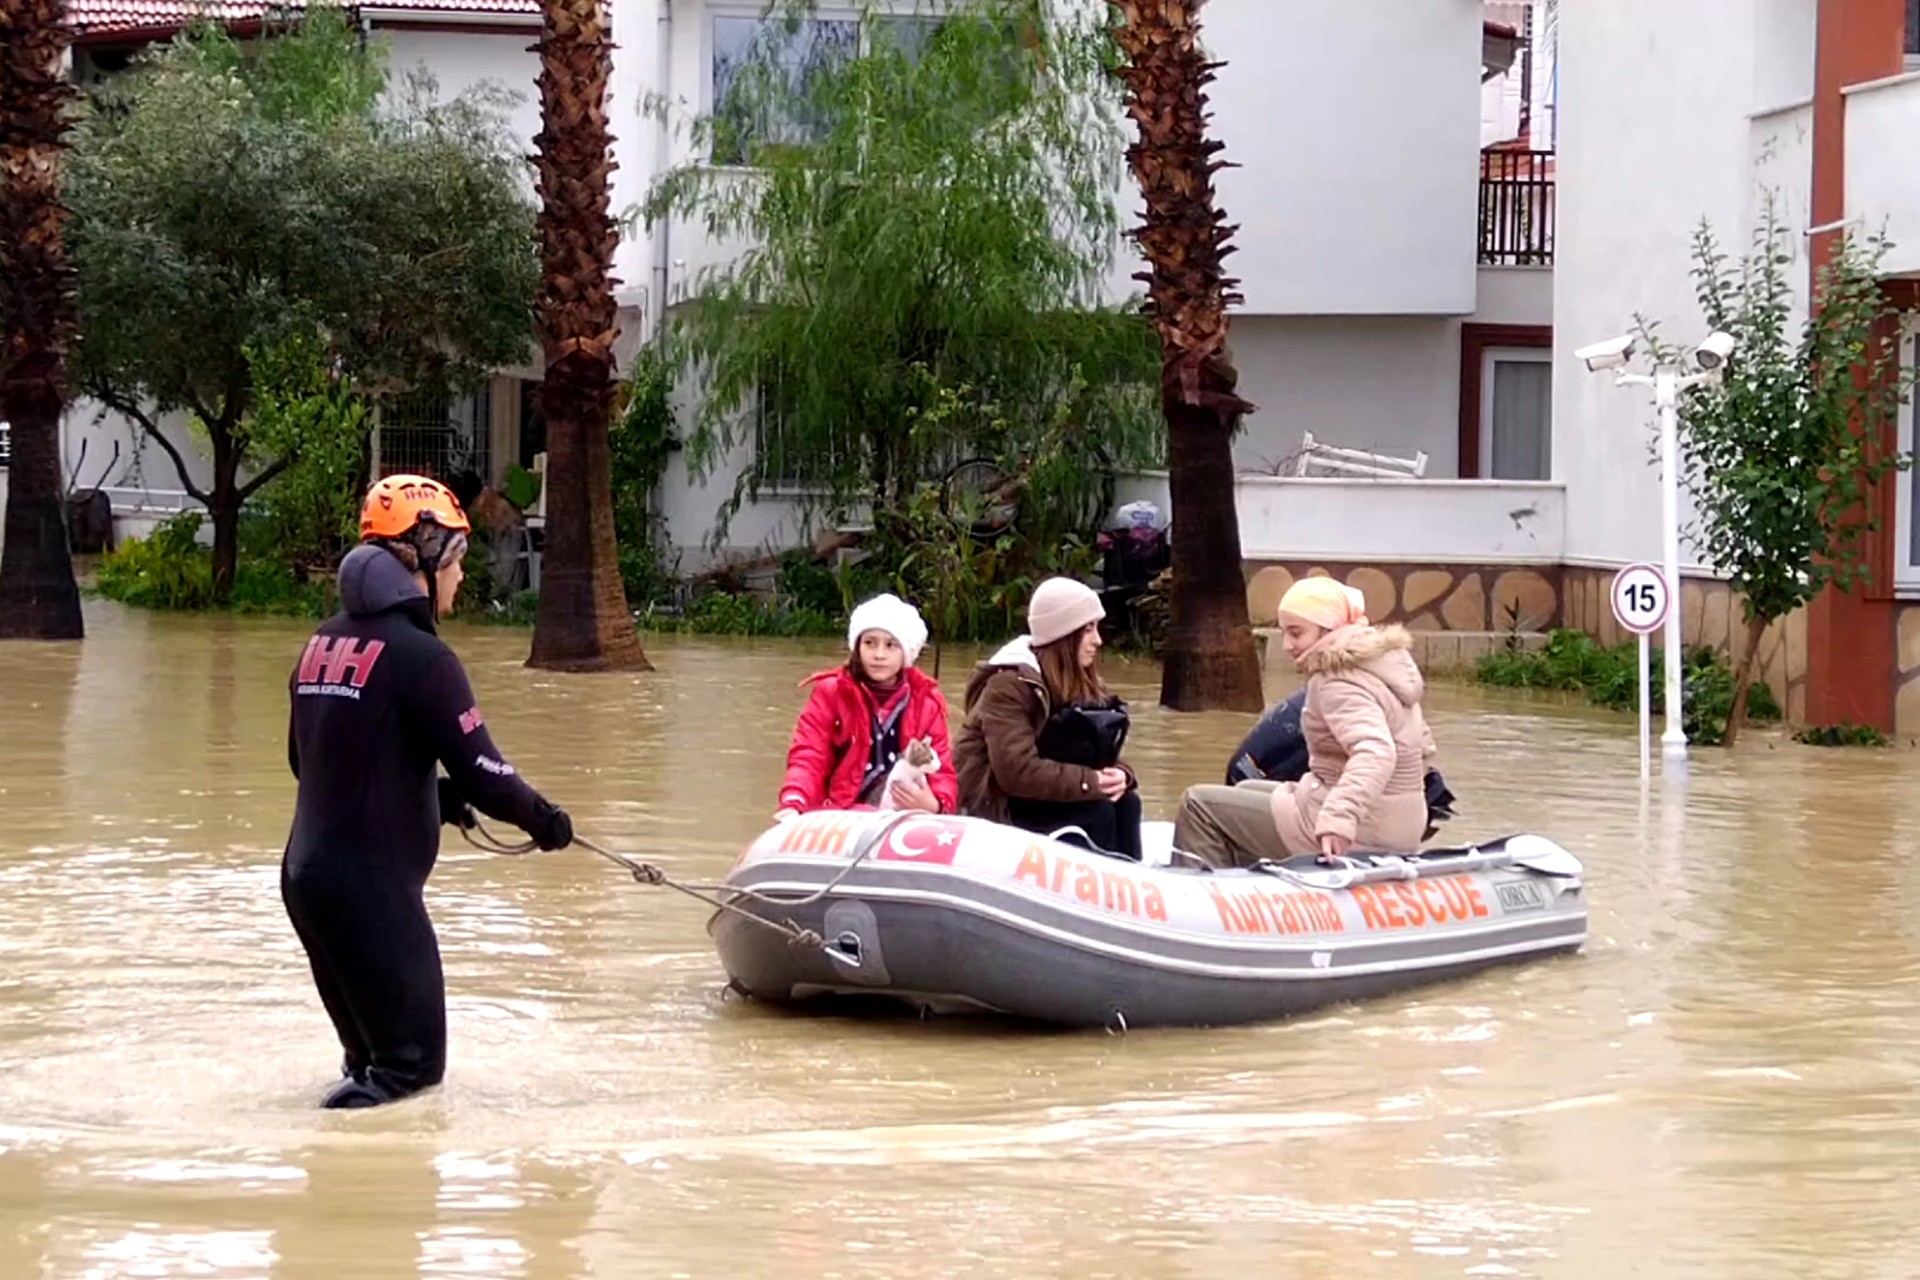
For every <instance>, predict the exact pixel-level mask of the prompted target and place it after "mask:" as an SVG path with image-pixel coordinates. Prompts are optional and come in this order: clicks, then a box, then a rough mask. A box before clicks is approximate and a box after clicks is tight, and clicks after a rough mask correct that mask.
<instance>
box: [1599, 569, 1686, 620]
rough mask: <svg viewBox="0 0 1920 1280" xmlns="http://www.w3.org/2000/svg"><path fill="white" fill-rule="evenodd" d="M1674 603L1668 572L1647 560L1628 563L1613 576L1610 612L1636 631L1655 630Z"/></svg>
mask: <svg viewBox="0 0 1920 1280" xmlns="http://www.w3.org/2000/svg"><path fill="white" fill-rule="evenodd" d="M1672 607H1673V593H1672V592H1670V591H1668V590H1667V576H1666V575H1665V574H1664V573H1661V572H1660V570H1658V569H1656V568H1654V567H1653V566H1652V565H1650V564H1630V565H1628V566H1627V567H1626V568H1624V569H1622V570H1621V571H1620V572H1619V573H1618V574H1616V575H1615V576H1614V579H1613V616H1614V617H1615V618H1617V619H1619V622H1620V625H1621V626H1623V627H1625V628H1626V629H1627V630H1628V631H1631V632H1633V633H1634V634H1635V635H1642V636H1644V635H1648V634H1650V633H1652V632H1655V631H1658V630H1659V629H1660V627H1661V625H1662V624H1663V623H1665V622H1666V620H1667V610H1669V609H1671V608H1672Z"/></svg>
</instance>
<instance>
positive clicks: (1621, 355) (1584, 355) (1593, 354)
mask: <svg viewBox="0 0 1920 1280" xmlns="http://www.w3.org/2000/svg"><path fill="white" fill-rule="evenodd" d="M1639 345H1640V340H1639V339H1638V338H1636V337H1635V336H1634V335H1633V334H1631V333H1623V334H1621V335H1620V336H1619V337H1617V338H1609V339H1607V340H1606V341H1605V342H1596V343H1594V344H1593V345H1592V346H1590V347H1581V348H1580V349H1579V350H1578V351H1576V352H1574V353H1573V354H1574V355H1576V356H1578V357H1579V358H1580V359H1581V360H1584V361H1585V362H1586V365H1587V372H1589V373H1599V372H1601V371H1602V370H1604V369H1617V368H1619V367H1620V366H1621V365H1623V364H1625V363H1626V362H1627V361H1629V360H1631V359H1633V353H1634V351H1635V350H1636V349H1637V348H1638V347H1639Z"/></svg>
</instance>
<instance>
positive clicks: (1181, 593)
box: [1108, 0, 1261, 711]
mask: <svg viewBox="0 0 1920 1280" xmlns="http://www.w3.org/2000/svg"><path fill="white" fill-rule="evenodd" d="M1108 3H1109V4H1110V5H1111V6H1112V7H1113V9H1114V10H1116V11H1117V13H1118V15H1119V17H1120V19H1121V24H1120V26H1119V28H1118V30H1117V31H1116V33H1115V34H1116V37H1117V38H1118V41H1119V44H1120V50H1121V53H1122V54H1123V55H1124V56H1125V65H1124V66H1122V67H1121V68H1120V71H1119V75H1120V78H1121V80H1122V81H1123V82H1124V83H1125V84H1126V87H1127V113H1128V114H1129V115H1130V116H1132V117H1133V121H1134V123H1135V125H1137V126H1138V128H1139V141H1137V142H1136V143H1134V145H1132V146H1131V147H1129V148H1127V161H1128V164H1129V165H1130V166H1131V167H1132V170H1133V176H1134V178H1135V180H1136V181H1138V182H1139V184H1140V190H1141V192H1142V194H1143V195H1144V196H1145V198H1146V222H1145V225H1143V226H1141V227H1140V228H1139V229H1138V230H1137V231H1136V232H1135V233H1134V234H1135V237H1136V238H1137V239H1138V241H1139V243H1140V248H1141V251H1142V252H1143V253H1144V254H1145V255H1146V259H1147V266H1148V270H1147V272H1146V273H1145V276H1144V278H1145V280H1146V283H1147V304H1146V311H1147V315H1148V317H1149V319H1151V320H1152V322H1153V326H1154V329H1155V331H1156V332H1157V333H1158V334H1159V335H1160V351H1161V360H1162V365H1161V386H1160V405H1161V411H1162V413H1163V414H1164V415H1165V417H1166V420H1167V467H1168V471H1169V472H1170V474H1171V477H1172V479H1171V487H1172V490H1173V590H1172V599H1171V604H1172V615H1173V616H1172V627H1171V630H1170V633H1169V637H1168V641H1167V646H1166V651H1165V655H1164V656H1165V666H1164V668H1163V670H1162V673H1161V679H1160V702H1161V705H1163V706H1166V707H1170V708H1172V709H1174V710H1176V711H1204V710H1210V709H1227V710H1238V711H1258V710H1259V709H1260V706H1261V694H1260V660H1259V656H1258V655H1257V654H1256V653H1255V651H1254V642H1253V628H1252V626H1251V625H1250V623H1249V622H1248V618H1247V589H1246V579H1245V577H1244V576H1243V575H1242V572H1241V567H1240V566H1241V562H1240V521H1239V516H1238V513H1237V512H1236V511H1235V509H1234V472H1233V436H1234V433H1235V432H1237V431H1238V430H1239V429H1240V419H1241V417H1242V416H1243V415H1245V414H1247V413H1249V412H1251V411H1252V409H1253V407H1254V406H1253V405H1252V404H1250V403H1248V402H1247V401H1246V400H1243V399H1242V398H1241V397H1240V396H1239V395H1238V394H1237V392H1236V387H1237V386H1238V384H1239V380H1240V375H1239V374H1238V372H1237V371H1236V370H1235V369H1234V367H1233V362H1232V360H1231V359H1230V358H1229V356H1228V353H1227V308H1228V307H1229V306H1230V305H1232V304H1233V303H1236V302H1239V301H1241V298H1240V295H1239V294H1237V293H1235V292H1234V286H1235V285H1236V284H1237V283H1238V282H1237V281H1235V280H1233V279H1231V278H1230V277H1228V276H1227V274H1226V272H1225V270H1224V269H1223V267H1222V265H1221V264H1222V260H1223V259H1224V258H1225V257H1226V255H1227V254H1228V253H1231V252H1232V250H1231V249H1230V248H1228V246H1227V241H1228V240H1229V239H1231V238H1232V236H1233V233H1234V231H1235V228H1234V227H1231V226H1228V225H1226V215H1225V214H1224V213H1222V212H1221V211H1220V209H1219V208H1218V207H1217V204H1216V202H1215V200H1214V194H1213V175H1214V172H1215V171H1216V170H1218V169H1220V168H1221V167H1222V165H1223V164H1224V163H1225V162H1224V161H1218V160H1215V159H1214V158H1213V157H1214V155H1215V154H1216V153H1218V152H1219V151H1220V150H1221V149H1222V148H1223V146H1224V145H1225V144H1224V143H1220V142H1214V141H1209V140H1208V138H1207V118H1208V112H1207V95H1206V92H1205V89H1206V86H1207V84H1209V83H1210V82H1211V81H1212V80H1213V73H1214V71H1215V70H1216V69H1217V68H1218V67H1219V65H1220V64H1219V63H1216V62H1210V61H1209V60H1208V59H1207V55H1206V53H1205V51H1204V50H1202V49H1201V47H1200V17H1199V11H1200V9H1201V7H1202V6H1203V5H1204V4H1205V3H1206V0H1108Z"/></svg>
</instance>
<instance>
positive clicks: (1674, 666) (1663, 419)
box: [1653, 369, 1687, 756]
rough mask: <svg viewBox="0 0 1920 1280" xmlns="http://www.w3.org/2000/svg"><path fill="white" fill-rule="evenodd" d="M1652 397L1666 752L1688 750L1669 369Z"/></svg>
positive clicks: (1674, 410)
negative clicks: (1662, 583) (1663, 599)
mask: <svg viewBox="0 0 1920 1280" xmlns="http://www.w3.org/2000/svg"><path fill="white" fill-rule="evenodd" d="M1653 394H1654V400H1655V401H1656V402H1657V403H1658V405H1659V406H1660V468H1661V472H1662V474H1661V477H1660V479H1661V487H1660V517H1661V524H1662V526H1663V528H1662V530H1661V532H1662V533H1663V534H1664V535H1665V539H1666V566H1665V568H1666V575H1667V602H1668V603H1667V626H1666V635H1665V637H1664V643H1665V646H1666V660H1667V663H1666V665H1667V672H1666V674H1667V697H1666V702H1667V727H1666V732H1664V733H1662V734H1661V735H1660V749H1661V752H1662V753H1663V754H1664V755H1667V756H1685V755H1686V754H1687V731H1686V730H1685V729H1684V728H1682V727H1681V726H1682V724H1683V723H1684V722H1685V721H1684V718H1683V716H1682V713H1681V706H1680V696H1681V694H1680V472H1679V453H1680V405H1679V399H1680V387H1679V380H1678V378H1677V377H1676V375H1675V374H1674V371H1673V370H1671V369H1661V370H1659V371H1658V372H1657V373H1656V374H1655V375H1654V382H1653Z"/></svg>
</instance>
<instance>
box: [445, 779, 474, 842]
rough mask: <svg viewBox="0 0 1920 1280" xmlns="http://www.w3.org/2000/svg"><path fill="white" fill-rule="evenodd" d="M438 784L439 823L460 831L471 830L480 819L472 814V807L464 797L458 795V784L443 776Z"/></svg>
mask: <svg viewBox="0 0 1920 1280" xmlns="http://www.w3.org/2000/svg"><path fill="white" fill-rule="evenodd" d="M439 784H440V821H441V822H442V823H446V824H450V825H452V826H456V827H459V828H460V829H461V830H462V831H470V830H472V829H473V826H474V824H475V823H477V822H478V821H479V820H480V818H479V815H477V814H476V813H474V811H473V806H472V805H470V804H468V803H467V800H466V797H465V796H463V795H461V794H460V788H459V786H458V784H456V783H455V782H454V780H453V779H452V778H449V777H446V776H444V775H442V776H441V778H440V779H439Z"/></svg>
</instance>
